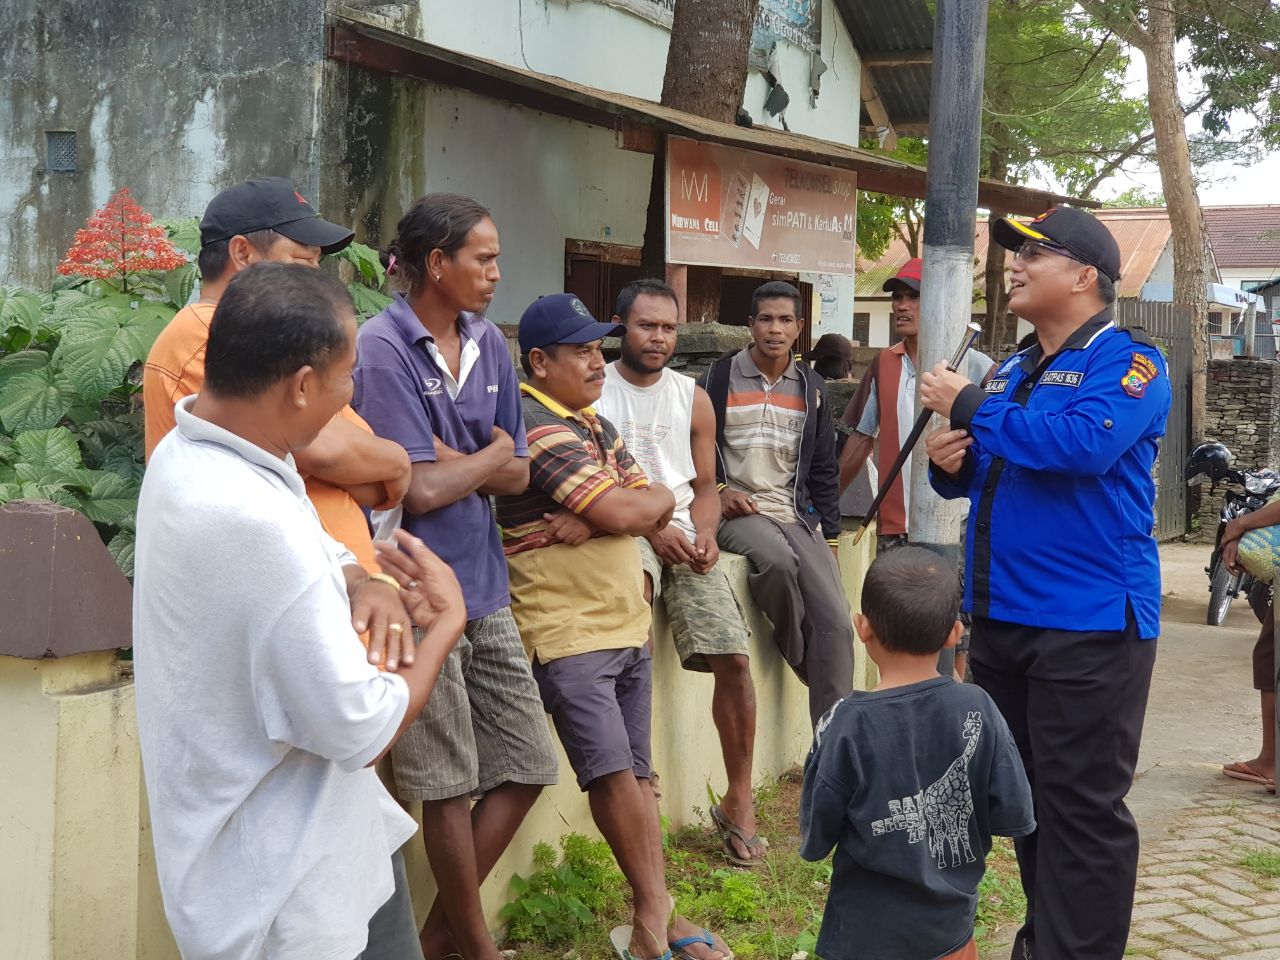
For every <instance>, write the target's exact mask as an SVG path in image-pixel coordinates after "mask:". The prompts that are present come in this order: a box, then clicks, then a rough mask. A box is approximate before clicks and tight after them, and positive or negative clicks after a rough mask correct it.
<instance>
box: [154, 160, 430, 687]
mask: <svg viewBox="0 0 1280 960" xmlns="http://www.w3.org/2000/svg"><path fill="white" fill-rule="evenodd" d="M353 236H354V234H353V233H352V231H351V230H349V229H347V228H346V227H340V226H338V225H337V224H333V223H329V222H328V221H326V220H321V219H320V217H319V215H318V214H317V213H316V211H315V210H314V209H313V208H312V207H311V205H310V204H309V203H307V202H306V201H305V200H304V199H302V196H301V195H300V194H298V193H297V192H296V191H295V190H294V188H293V184H292V183H290V182H289V181H288V180H285V179H284V178H282V177H262V178H260V179H257V180H247V181H245V182H244V183H238V184H236V185H235V186H233V187H228V188H227V189H226V190H223V191H222V192H221V193H219V194H218V195H217V196H216V197H214V198H213V200H211V201H210V202H209V206H208V207H207V208H206V209H205V212H204V219H203V220H201V222H200V255H199V258H198V260H197V263H198V266H199V268H200V299H199V300H197V301H196V302H195V303H192V304H190V305H188V306H186V307H183V308H182V309H181V310H179V311H178V313H177V314H176V315H175V316H174V318H173V319H172V320H171V321H169V324H168V326H166V327H165V328H164V330H163V331H161V333H160V336H159V337H158V338H157V339H156V342H155V344H154V345H153V346H152V347H151V352H150V353H149V354H148V355H147V363H146V366H145V367H144V368H143V371H142V402H143V406H144V409H145V415H146V449H147V458H148V459H150V457H151V454H152V453H153V452H154V451H155V448H156V445H157V444H159V443H160V441H161V440H162V439H164V437H165V435H166V434H167V433H169V431H170V430H172V429H173V427H174V423H175V414H174V404H176V403H178V402H179V401H180V400H182V398H183V397H189V396H191V395H192V394H193V393H199V392H200V390H201V388H202V387H203V386H204V376H205V351H206V345H207V343H208V340H209V323H210V321H211V320H212V318H213V313H214V308H215V307H217V305H218V301H219V300H220V299H221V297H222V294H223V292H224V291H225V290H226V289H227V285H228V284H229V283H230V282H231V281H232V279H233V278H234V277H236V276H237V275H238V274H239V273H240V272H241V271H243V270H245V269H246V268H248V267H250V266H252V265H253V264H255V263H263V262H267V263H293V264H300V265H302V266H305V267H318V266H319V265H320V257H321V256H322V255H323V254H328V253H336V252H337V251H339V250H341V249H342V248H343V247H345V246H347V244H349V243H350V242H351V239H352V237H353ZM294 460H295V464H296V466H297V468H298V472H299V473H300V474H302V477H303V479H304V480H305V482H306V488H307V496H308V497H310V498H311V502H312V503H313V504H314V505H315V508H316V513H317V514H318V515H319V517H320V523H321V525H322V526H323V527H324V528H325V531H326V532H327V533H328V534H329V536H331V537H333V538H334V539H335V540H337V541H338V542H340V543H341V544H342V545H343V546H345V547H346V548H347V549H348V550H350V551H351V552H352V553H353V554H354V555H355V557H356V560H357V561H358V562H359V563H360V565H361V566H363V567H364V568H365V570H367V571H368V572H369V573H377V572H378V565H377V562H376V560H375V559H374V554H373V540H372V538H371V537H370V535H369V524H368V521H367V520H366V519H365V516H364V513H363V512H362V511H361V509H360V508H361V507H362V506H363V507H377V508H384V509H385V508H388V507H392V506H394V505H396V504H398V503H399V502H400V500H401V498H402V497H403V496H404V495H405V491H406V490H407V489H408V486H409V457H408V455H407V454H406V453H405V452H404V450H403V449H401V448H400V446H399V445H398V444H395V443H392V442H391V441H388V440H382V439H379V438H378V437H375V436H374V435H373V432H372V431H371V430H370V429H369V427H368V425H367V424H366V423H365V422H364V421H363V420H361V419H360V417H358V416H357V415H356V412H355V411H354V410H352V409H351V407H350V405H343V407H342V408H341V409H340V410H339V411H338V413H337V415H336V416H335V417H334V418H333V421H332V422H331V423H328V424H325V426H324V429H323V430H321V431H320V435H319V436H318V437H316V439H315V441H314V442H312V443H311V444H309V445H308V446H307V447H306V448H305V449H300V450H298V454H297V456H296V457H295V458H294ZM408 626H409V623H408V617H406V616H405V615H403V614H400V615H398V616H397V617H396V618H394V619H393V620H392V621H390V622H389V623H384V622H382V621H381V620H379V621H378V622H376V623H371V624H369V625H368V628H369V641H370V645H369V657H370V662H372V663H381V662H384V660H385V664H386V666H387V667H389V668H391V669H395V667H396V666H397V663H398V661H399V659H400V657H401V653H400V651H401V640H402V639H403V640H404V641H405V643H404V646H403V656H404V657H405V658H406V662H409V661H412V660H413V647H412V644H410V643H408V642H407V641H408V636H409V634H408ZM384 646H385V656H384Z"/></svg>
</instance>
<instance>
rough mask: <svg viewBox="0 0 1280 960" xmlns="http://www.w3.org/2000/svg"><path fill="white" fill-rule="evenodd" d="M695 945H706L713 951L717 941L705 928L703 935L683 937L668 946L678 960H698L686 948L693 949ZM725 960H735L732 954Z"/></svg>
mask: <svg viewBox="0 0 1280 960" xmlns="http://www.w3.org/2000/svg"><path fill="white" fill-rule="evenodd" d="M695 943H701V944H704V945H705V946H708V947H710V948H711V949H712V950H714V949H716V941H715V939H714V938H713V937H712V936H711V931H710V930H707V929H706V928H705V927H704V928H703V930H702V933H701V934H695V935H694V936H692V937H681V938H680V939H679V940H672V941H671V942H670V943H668V944H667V946H668V947H670V948H671V951H672V952H673V953H674V954H675V956H676V960H697V958H696V957H695V956H694V955H693V954H691V953H689V952H688V951H686V950H685V947H692V946H693V945H694V944H695ZM724 960H733V954H732V953H730V954H729V955H728V956H727V957H725V958H724Z"/></svg>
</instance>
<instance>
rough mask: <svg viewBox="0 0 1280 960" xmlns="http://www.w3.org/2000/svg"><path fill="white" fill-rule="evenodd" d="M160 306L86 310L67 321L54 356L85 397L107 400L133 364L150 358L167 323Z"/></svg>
mask: <svg viewBox="0 0 1280 960" xmlns="http://www.w3.org/2000/svg"><path fill="white" fill-rule="evenodd" d="M156 306H157V305H155V304H146V305H145V306H142V305H140V306H139V308H138V309H136V310H135V309H115V310H110V309H106V310H94V311H85V312H84V313H83V314H82V315H80V316H75V317H71V318H69V319H68V320H67V321H66V323H65V324H64V325H63V327H62V339H61V341H60V342H59V344H58V349H57V352H56V353H55V354H54V356H55V359H56V360H57V361H58V362H59V363H60V364H61V366H62V369H63V370H64V371H65V372H66V375H67V377H68V378H70V380H71V381H72V382H73V383H74V384H75V385H76V388H77V389H78V390H79V391H80V393H81V394H82V395H83V396H84V397H85V398H87V399H91V400H94V399H101V398H102V397H105V396H106V395H107V394H109V393H110V392H111V391H112V390H114V389H115V388H116V387H118V386H119V385H120V383H121V381H122V380H124V378H125V374H127V373H128V372H129V368H130V367H131V366H132V365H133V364H135V363H138V362H140V361H143V360H145V359H146V358H147V352H148V351H149V350H150V349H151V345H152V344H153V343H155V340H156V337H158V336H159V335H160V331H161V330H163V329H164V325H165V323H166V322H167V317H166V314H165V313H161V312H157V311H156V310H155V309H154V308H155V307H156ZM168 315H169V316H171V315H172V314H171V312H169V313H168Z"/></svg>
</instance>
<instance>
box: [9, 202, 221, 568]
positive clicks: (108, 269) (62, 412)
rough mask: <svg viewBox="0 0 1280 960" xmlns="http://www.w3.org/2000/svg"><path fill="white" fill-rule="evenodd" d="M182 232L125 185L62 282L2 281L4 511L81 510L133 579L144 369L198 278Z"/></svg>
mask: <svg viewBox="0 0 1280 960" xmlns="http://www.w3.org/2000/svg"><path fill="white" fill-rule="evenodd" d="M177 236H178V231H177V230H175V228H173V227H169V226H166V225H163V224H160V223H157V222H155V221H153V220H152V219H151V216H150V215H149V214H148V213H147V212H146V211H145V210H143V209H142V207H141V206H139V205H138V203H137V202H136V201H135V200H134V199H133V197H132V196H130V194H129V191H128V189H122V190H120V191H119V192H118V193H117V194H116V195H115V196H114V197H112V198H111V200H110V202H109V203H107V205H106V206H104V207H103V208H102V209H101V210H99V211H98V212H97V213H95V214H94V215H93V216H92V217H90V218H89V220H88V222H87V223H86V224H85V225H84V227H83V228H81V229H80V230H79V231H77V232H76V237H75V242H74V243H73V244H72V245H71V249H69V250H68V251H67V254H66V257H65V258H64V259H63V261H62V262H61V263H60V264H59V265H58V273H59V274H61V275H62V277H64V278H66V279H59V280H58V281H57V282H56V283H55V284H54V287H53V289H52V290H51V291H49V292H47V293H39V292H36V291H32V290H24V289H22V288H18V287H7V286H3V285H0V503H4V502H6V501H8V500H16V499H25V500H31V499H39V500H52V501H54V502H55V503H60V504H62V505H63V506H67V507H71V508H73V509H76V510H79V511H81V512H82V513H84V514H85V515H86V516H88V517H89V519H90V520H92V521H93V522H94V523H95V524H96V525H97V527H98V530H99V532H100V533H101V534H102V536H103V539H104V540H105V541H106V543H107V545H108V547H109V548H110V550H111V552H112V555H113V556H115V558H116V560H117V562H118V563H119V564H120V566H121V568H122V569H124V571H125V572H126V573H131V572H132V568H133V524H134V511H135V509H136V506H137V497H138V488H139V484H140V482H141V479H142V468H143V442H142V436H143V433H142V410H141V408H140V405H139V403H138V397H137V394H138V392H139V389H140V383H141V378H140V374H141V368H142V364H143V362H144V361H145V360H146V357H147V353H148V352H149V351H150V349H151V345H152V344H153V343H154V342H155V339H156V337H157V336H159V335H160V331H161V330H163V329H164V327H165V324H167V323H168V322H169V320H170V319H171V318H172V317H173V315H174V313H176V312H177V311H178V309H180V308H181V307H182V306H183V305H185V304H186V303H187V301H188V300H189V299H190V297H191V291H192V289H193V287H194V285H195V279H196V268H195V264H194V263H191V262H190V260H189V258H188V256H187V255H185V254H184V253H183V252H181V251H180V250H179V249H178V247H177V246H175V245H174V239H176V238H177ZM179 242H181V240H180V241H179ZM186 245H187V244H185V243H183V246H186Z"/></svg>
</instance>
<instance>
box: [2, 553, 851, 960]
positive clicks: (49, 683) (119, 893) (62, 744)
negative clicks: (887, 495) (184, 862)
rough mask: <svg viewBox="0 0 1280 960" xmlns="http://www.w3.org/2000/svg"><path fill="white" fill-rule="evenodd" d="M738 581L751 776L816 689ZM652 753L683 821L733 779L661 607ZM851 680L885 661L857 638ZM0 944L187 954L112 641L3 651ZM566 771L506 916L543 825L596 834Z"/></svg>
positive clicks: (163, 956) (734, 574)
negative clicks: (169, 906) (749, 684)
mask: <svg viewBox="0 0 1280 960" xmlns="http://www.w3.org/2000/svg"><path fill="white" fill-rule="evenodd" d="M873 546H874V538H872V537H868V538H867V539H866V540H865V541H864V542H863V543H861V544H859V545H858V546H857V547H854V546H853V545H852V537H851V536H850V535H848V534H846V535H845V536H844V537H843V538H842V541H841V549H840V567H841V575H842V578H843V580H844V583H845V588H846V591H847V592H848V595H849V600H850V604H851V606H852V607H853V608H854V609H857V605H858V602H859V599H860V596H859V591H860V585H861V583H862V573H863V571H864V570H865V569H866V565H867V563H868V562H869V558H870V556H871V553H870V551H871V550H872V549H873ZM723 563H724V564H725V569H726V572H727V573H728V575H729V578H730V582H731V583H732V584H733V586H734V590H735V591H736V592H737V595H738V597H739V600H740V602H741V603H742V606H743V608H744V609H745V610H746V611H747V615H748V625H749V626H750V628H751V632H752V673H753V676H754V678H755V683H756V697H757V701H758V724H757V734H756V751H755V760H756V763H755V776H756V778H757V780H758V781H761V780H765V779H768V778H771V777H774V776H776V775H777V774H779V773H781V772H782V771H784V770H786V769H788V768H789V767H792V766H794V765H795V764H797V763H799V762H801V761H802V760H803V759H804V756H805V753H806V752H807V751H808V748H809V740H810V729H809V719H808V717H809V714H808V697H807V693H806V691H805V689H804V687H803V686H802V685H801V684H800V682H799V681H798V680H796V679H795V677H794V676H793V675H792V673H791V671H790V669H789V668H788V667H787V666H786V665H785V664H784V663H783V662H782V659H781V657H780V656H779V655H778V653H777V651H776V649H775V648H774V646H773V642H772V639H771V630H770V627H769V624H768V622H767V621H766V620H765V619H764V618H763V616H761V614H760V613H759V611H758V610H756V609H755V607H754V606H753V605H752V604H751V602H750V595H749V593H748V591H747V584H746V573H747V566H746V562H745V561H744V560H743V559H742V558H741V557H736V556H731V555H726V556H725V558H724V560H723ZM654 639H655V642H654V700H653V717H654V723H653V748H654V764H655V767H656V768H657V770H658V771H659V773H660V774H661V778H662V780H661V782H662V792H663V798H662V809H663V812H664V813H665V814H666V815H667V817H668V818H670V820H671V823H672V824H673V826H681V825H683V824H685V823H689V822H691V821H694V822H696V821H697V820H698V819H699V818H700V817H702V816H703V814H704V812H705V810H706V807H707V784H708V783H710V785H711V787H712V789H714V790H715V791H716V792H717V793H720V792H722V791H723V790H724V788H725V778H724V764H723V761H722V759H721V755H720V744H719V740H718V739H717V736H716V731H715V726H714V725H713V723H712V722H711V691H712V679H711V677H710V675H708V674H700V673H691V672H688V671H686V670H683V669H681V667H680V665H679V662H678V660H677V658H676V655H675V650H674V646H673V643H672V640H671V635H670V631H669V630H668V628H667V624H666V619H665V614H664V612H663V611H662V610H661V607H660V605H659V609H658V611H657V613H656V615H655V623H654ZM854 655H855V661H854V662H855V674H854V675H855V685H856V686H858V687H862V688H865V687H867V686H869V685H871V684H873V683H874V677H875V668H874V665H872V664H870V662H869V661H868V660H867V658H866V654H865V651H864V650H863V648H862V645H861V644H855V650H854ZM0 758H3V769H4V781H5V786H4V789H2V790H0V865H3V866H2V867H0V957H4V958H9V957H14V958H21V960H103V958H110V960H129V958H135V957H136V958H137V960H177V958H178V951H177V949H176V947H175V946H174V943H173V938H172V937H171V936H170V934H169V930H168V926H167V925H166V923H165V919H164V911H163V907H162V904H161V901H160V894H159V886H158V883H157V881H156V876H155V854H154V850H153V848H152V843H151V836H150V818H149V815H148V811H147V808H146V797H145V793H144V792H143V790H142V776H141V763H140V761H139V757H138V743H137V728H136V714H135V711H134V705H133V686H132V683H131V682H130V680H129V678H128V675H127V673H126V672H125V670H124V665H122V664H120V663H119V662H117V660H116V657H115V655H114V654H113V653H95V654H85V655H82V656H78V657H71V658H68V659H65V660H37V661H32V660H17V659H13V658H9V657H0ZM561 758H562V759H561V769H562V771H563V774H562V782H561V783H560V784H559V785H557V786H556V787H552V788H548V789H547V790H545V791H544V792H543V795H542V796H541V797H540V798H539V800H538V802H537V804H536V805H535V806H534V808H533V810H532V811H531V812H530V815H529V817H528V819H527V820H526V822H525V823H524V825H523V826H522V827H521V829H520V832H519V833H518V834H517V835H516V837H515V840H514V841H513V842H512V844H511V846H510V848H509V849H508V851H507V853H506V855H505V856H504V857H503V858H502V860H501V861H499V863H498V865H497V867H496V868H495V870H494V872H493V875H492V877H491V878H490V879H489V881H488V882H487V883H486V884H485V887H484V891H483V894H484V902H485V909H486V912H487V915H488V916H489V917H490V919H491V920H492V921H494V922H495V923H496V918H497V914H498V910H499V908H500V907H501V905H502V904H503V903H504V902H505V900H506V899H507V897H508V894H509V883H510V879H511V875H512V873H517V872H518V873H527V872H528V871H529V870H530V869H531V867H532V850H533V846H534V844H535V843H537V842H538V841H539V840H543V841H547V842H549V843H552V844H553V845H554V844H555V843H556V841H557V839H558V838H559V837H560V836H561V835H563V834H565V833H568V832H579V833H585V834H588V835H593V836H594V835H597V834H596V831H595V828H594V826H593V824H592V821H591V815H590V812H589V810H588V808H587V803H586V797H585V795H584V794H582V793H581V792H580V791H579V790H578V788H577V785H576V783H575V781H574V779H573V775H572V773H571V772H570V770H569V765H568V762H567V761H565V760H564V759H563V754H561ZM406 854H407V861H408V865H409V871H410V878H411V884H412V886H413V892H414V904H415V907H416V908H417V909H418V911H419V914H420V916H421V915H424V914H425V911H426V908H427V906H428V905H429V904H430V901H431V898H432V897H433V896H434V885H433V882H432V879H431V875H430V871H429V870H428V868H427V863H426V857H425V855H424V854H423V852H422V841H421V838H420V836H419V837H414V838H413V839H412V840H411V841H410V842H409V844H408V845H407V847H406Z"/></svg>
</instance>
